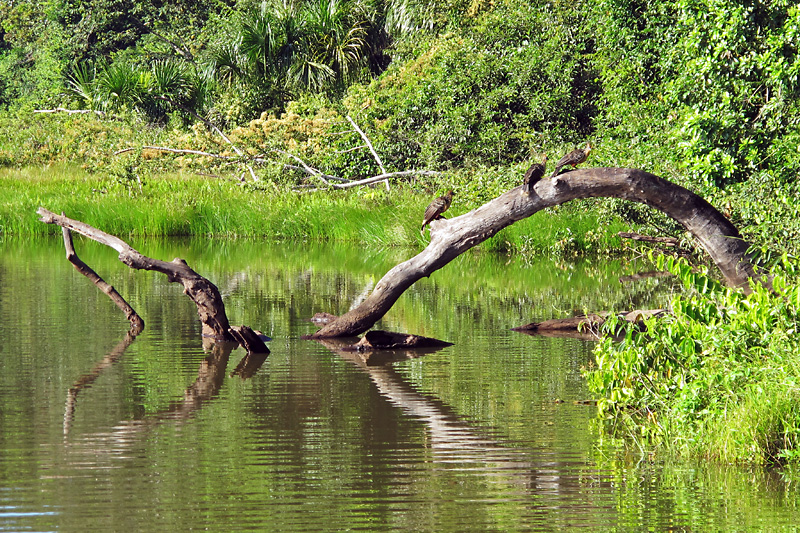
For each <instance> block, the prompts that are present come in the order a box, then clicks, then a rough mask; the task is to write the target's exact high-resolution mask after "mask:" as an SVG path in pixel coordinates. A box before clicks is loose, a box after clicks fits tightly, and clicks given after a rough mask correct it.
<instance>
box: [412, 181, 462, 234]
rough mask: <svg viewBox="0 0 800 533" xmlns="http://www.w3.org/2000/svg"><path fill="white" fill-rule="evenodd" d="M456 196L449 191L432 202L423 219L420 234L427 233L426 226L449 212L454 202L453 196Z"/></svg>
mask: <svg viewBox="0 0 800 533" xmlns="http://www.w3.org/2000/svg"><path fill="white" fill-rule="evenodd" d="M455 194H456V193H454V192H453V191H447V193H446V194H445V195H444V196H440V197H439V198H437V199H435V200H434V201H432V202H431V205H429V206H428V208H427V209H425V216H424V217H422V227H421V228H420V229H419V231H420V233H424V232H425V226H426V225H428V224H430V222H431V220H434V219H437V218H439V217H440V216H442V213H444V212H445V211H447V208H448V207H450V203H451V202H452V201H453V196H454V195H455Z"/></svg>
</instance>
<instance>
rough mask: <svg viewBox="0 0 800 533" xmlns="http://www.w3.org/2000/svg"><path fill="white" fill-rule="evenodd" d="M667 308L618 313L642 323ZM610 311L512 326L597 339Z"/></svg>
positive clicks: (523, 330) (532, 332)
mask: <svg viewBox="0 0 800 533" xmlns="http://www.w3.org/2000/svg"><path fill="white" fill-rule="evenodd" d="M668 312H669V311H668V310H667V309H637V310H635V311H624V312H621V313H618V314H617V316H619V318H621V319H623V320H625V321H627V322H637V323H640V322H642V321H643V320H644V319H646V318H649V317H651V316H661V315H663V314H665V313H668ZM609 314H610V313H589V314H588V315H578V316H573V317H569V318H554V319H551V320H544V321H542V322H531V323H530V324H525V325H524V326H519V327H516V328H511V331H519V332H521V333H527V334H528V335H542V336H545V337H571V338H578V339H585V340H597V339H598V338H599V337H600V334H599V333H600V326H602V325H603V324H604V323H605V321H606V319H607V318H608V316H609Z"/></svg>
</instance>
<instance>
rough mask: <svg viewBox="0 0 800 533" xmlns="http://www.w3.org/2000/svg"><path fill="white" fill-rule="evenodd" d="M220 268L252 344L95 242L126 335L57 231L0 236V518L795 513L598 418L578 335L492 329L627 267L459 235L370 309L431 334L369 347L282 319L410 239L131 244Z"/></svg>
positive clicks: (791, 518)
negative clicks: (333, 340)
mask: <svg viewBox="0 0 800 533" xmlns="http://www.w3.org/2000/svg"><path fill="white" fill-rule="evenodd" d="M130 242H131V244H132V245H133V246H134V247H136V248H137V249H139V251H141V252H142V253H144V254H146V255H149V256H151V257H156V258H160V259H166V260H171V259H172V258H173V257H182V258H184V259H186V260H187V262H188V263H189V264H190V265H191V266H192V267H193V268H195V270H197V271H198V272H199V273H201V274H203V275H205V276H207V277H208V278H209V279H211V280H212V281H213V282H214V283H216V284H217V286H218V287H219V288H220V290H221V292H222V294H223V296H224V298H225V302H226V306H227V311H228V314H229V317H230V319H231V323H232V324H247V325H249V326H252V327H254V328H257V329H260V330H262V331H263V332H264V333H266V334H267V335H269V336H270V337H272V339H273V340H272V341H271V342H269V347H270V349H271V350H272V353H271V354H270V355H269V356H268V357H267V358H266V359H263V358H262V359H258V358H250V359H247V358H245V356H244V353H243V352H242V350H241V349H237V350H234V351H233V352H230V351H225V350H222V349H219V348H216V349H212V350H205V349H204V348H203V344H202V340H201V337H200V328H199V323H198V320H197V314H196V311H195V308H194V306H193V304H192V303H191V302H190V301H189V299H188V298H186V297H185V296H184V295H183V294H182V291H181V288H180V287H179V286H178V285H176V284H170V283H168V282H167V281H166V279H165V277H164V276H163V275H160V274H156V273H152V272H135V271H131V270H129V269H128V268H127V267H125V266H124V265H122V263H120V262H119V261H118V260H117V259H116V257H115V254H114V252H113V251H112V250H110V249H108V248H104V247H102V246H100V245H97V244H96V243H93V242H88V241H85V240H82V239H77V240H76V248H77V250H78V253H79V255H80V256H81V258H82V259H83V260H84V261H86V262H87V263H89V264H90V265H91V266H92V267H94V268H95V270H97V271H98V273H99V274H100V275H101V276H103V277H104V278H105V279H106V280H107V281H108V282H109V283H111V284H113V285H114V286H115V287H116V288H117V289H118V290H119V292H120V293H121V294H122V295H123V296H124V297H125V298H126V299H128V301H129V302H130V303H131V304H132V305H133V307H134V308H135V309H137V311H138V312H139V314H140V315H142V317H143V318H144V320H145V322H146V328H145V330H144V332H142V333H141V334H140V335H138V336H137V337H135V338H133V337H130V336H126V331H127V329H128V327H127V322H126V321H125V319H124V317H123V316H122V315H121V313H120V312H119V311H118V310H117V309H116V307H114V306H113V304H112V303H111V302H110V301H109V300H108V298H107V297H106V296H104V295H102V294H101V293H100V292H99V291H98V290H97V289H96V288H95V287H94V286H93V285H91V284H90V283H89V281H88V280H86V279H85V278H83V277H82V276H81V275H79V274H78V273H77V272H76V271H75V270H74V269H73V268H72V266H71V265H70V264H69V263H68V262H67V261H66V260H65V259H64V252H63V245H62V243H61V241H60V239H58V240H57V239H45V240H39V241H34V242H21V241H16V240H6V241H0V361H2V372H1V373H0V430H1V431H0V530H2V531H56V530H58V531H185V530H195V529H206V530H212V531H243V530H256V531H341V530H364V531H385V530H403V531H406V530H415V531H444V532H447V531H554V530H571V529H582V530H586V531H609V530H615V531H641V530H653V531H667V530H671V531H684V530H686V531H688V530H695V531H723V530H724V531H753V530H759V531H760V530H783V529H792V528H793V527H794V525H795V524H797V523H800V511H798V503H800V499H798V493H797V490H796V487H795V485H794V484H793V483H791V482H790V481H789V478H788V477H787V476H786V475H785V474H784V473H782V472H780V471H776V470H766V469H762V468H750V469H746V468H741V467H734V466H725V465H718V464H713V465H712V464H704V463H689V462H683V461H674V460H670V459H669V458H666V457H660V456H659V455H658V454H653V453H649V451H648V450H640V449H638V448H637V447H636V445H635V443H630V442H628V443H622V442H620V441H618V440H614V439H611V438H609V437H608V436H604V434H603V433H601V432H600V431H599V430H598V426H597V422H596V420H595V415H596V413H595V410H594V408H593V407H592V406H591V405H586V404H585V402H583V400H586V399H588V398H589V394H588V392H587V390H586V387H585V384H584V381H583V379H582V378H581V375H580V370H581V368H582V367H584V366H585V365H587V364H590V363H591V361H592V347H593V343H592V342H591V341H584V340H576V339H566V338H547V337H539V336H529V335H525V334H521V333H516V332H513V331H510V328H512V327H515V326H520V325H523V324H526V323H528V322H532V321H541V320H543V319H548V318H554V317H566V316H571V315H572V314H573V313H574V312H575V311H576V310H577V311H582V310H593V311H594V310H604V309H618V310H619V309H630V308H636V307H639V308H644V307H654V306H660V305H663V304H664V302H665V301H666V299H667V298H668V296H669V293H670V291H671V290H673V288H672V286H671V282H670V281H669V280H663V279H660V280H659V279H646V280H643V281H638V282H635V283H621V282H620V277H621V276H624V275H627V274H632V273H634V272H635V271H636V269H637V265H635V264H633V263H631V264H628V263H625V262H624V261H600V262H594V263H586V262H576V263H568V262H553V261H543V260H535V259H531V258H526V257H516V258H508V257H503V256H496V255H489V254H481V253H469V254H466V255H465V256H462V257H460V258H458V259H457V260H455V261H454V262H453V263H451V264H450V265H448V266H447V267H445V268H444V269H443V270H441V271H438V272H436V273H434V274H433V276H431V278H429V279H425V280H421V281H420V282H418V283H417V284H416V285H414V286H413V287H412V288H411V289H410V290H409V291H407V293H406V294H405V295H404V296H403V297H402V298H401V299H400V301H399V302H398V303H397V304H396V305H395V307H394V308H393V309H392V310H391V311H390V312H389V314H388V315H387V316H386V317H385V318H384V319H383V320H382V321H381V322H380V323H379V324H377V326H376V327H377V328H380V329H387V330H391V331H400V332H405V333H416V334H421V335H427V336H432V337H436V338H439V339H443V340H447V341H450V342H453V343H454V345H453V346H451V347H448V348H444V349H441V350H438V351H435V352H432V353H426V354H423V353H417V354H414V355H415V357H412V358H401V360H399V361H398V362H395V363H393V364H383V365H367V364H365V363H364V362H363V360H361V359H360V358H358V357H356V356H353V355H347V354H346V353H344V352H341V351H339V350H337V347H336V346H332V345H327V344H322V343H318V342H315V341H308V340H302V339H301V338H300V337H301V336H302V335H305V334H308V333H312V332H313V331H315V329H316V328H315V326H314V325H313V324H312V323H311V322H310V321H309V320H308V318H309V317H311V316H312V315H313V314H314V313H316V312H319V311H325V312H331V313H335V314H339V313H343V312H345V311H347V310H348V309H349V308H350V306H352V305H353V304H354V303H355V302H358V301H360V299H361V298H363V297H364V296H365V295H366V294H368V293H369V291H370V290H371V288H372V286H373V285H374V283H375V282H377V280H378V279H380V277H381V276H382V275H383V274H384V273H385V272H386V271H387V270H388V269H389V268H391V267H392V266H393V265H394V264H396V263H397V262H399V261H402V260H404V259H406V258H408V257H410V255H411V254H413V252H412V251H409V250H403V249H389V250H378V251H375V250H365V249H363V248H356V247H343V246H332V245H319V244H314V245H304V244H298V243H291V244H264V243H259V242H252V241H236V240H233V241H231V240H227V241H223V240H219V241H211V242H208V241H204V240H194V241H180V240H166V241H158V242H153V241H144V242H141V243H140V242H135V240H131V241H130Z"/></svg>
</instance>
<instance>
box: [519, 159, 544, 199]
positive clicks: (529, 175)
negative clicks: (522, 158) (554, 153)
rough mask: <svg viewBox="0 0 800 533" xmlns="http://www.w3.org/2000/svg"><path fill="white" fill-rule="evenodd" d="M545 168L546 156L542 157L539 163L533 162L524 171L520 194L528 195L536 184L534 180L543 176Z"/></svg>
mask: <svg viewBox="0 0 800 533" xmlns="http://www.w3.org/2000/svg"><path fill="white" fill-rule="evenodd" d="M546 168H547V156H544V158H542V162H541V163H534V164H532V165H531V168H529V169H528V171H527V172H526V173H525V177H524V178H522V194H524V195H525V196H528V195H529V194H530V193H531V191H532V190H533V186H534V185H536V182H537V181H539V180H540V179H542V176H544V171H545V169H546Z"/></svg>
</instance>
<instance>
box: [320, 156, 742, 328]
mask: <svg viewBox="0 0 800 533" xmlns="http://www.w3.org/2000/svg"><path fill="white" fill-rule="evenodd" d="M598 197H607V198H621V199H624V200H630V201H633V202H639V203H642V204H645V205H648V206H650V207H653V208H654V209H658V210H659V211H661V212H662V213H665V214H666V215H668V216H670V217H671V218H673V219H674V220H676V221H677V222H678V223H680V224H681V225H682V226H683V227H684V228H686V230H688V231H689V232H691V233H692V235H694V237H695V238H696V239H697V240H698V242H699V243H700V245H701V246H702V247H703V249H704V250H705V251H706V252H707V253H708V254H709V256H711V259H712V260H713V261H714V262H715V263H716V265H717V266H718V267H719V269H720V271H721V272H722V275H723V276H724V277H725V279H726V280H727V282H728V283H729V284H730V285H733V286H736V287H741V288H742V289H743V290H745V291H748V290H749V285H748V281H749V279H750V278H754V277H757V275H756V271H755V267H754V265H753V263H752V262H751V257H750V255H749V253H748V243H747V242H745V241H744V240H743V239H742V237H741V236H740V235H739V232H738V231H737V230H736V228H735V227H734V226H733V225H732V224H731V223H730V221H729V220H728V219H727V218H725V217H724V216H723V215H722V214H721V213H720V212H719V211H717V210H716V209H714V207H712V206H711V204H709V203H708V202H707V201H706V200H704V199H703V198H701V197H700V196H698V195H696V194H694V193H692V192H691V191H689V190H688V189H685V188H684V187H681V186H679V185H676V184H674V183H671V182H669V181H667V180H665V179H663V178H660V177H658V176H656V175H654V174H650V173H649V172H644V171H642V170H636V169H630V168H588V169H578V170H573V171H570V172H567V173H564V174H561V175H559V176H558V177H556V178H554V179H545V180H541V181H539V182H538V183H536V185H535V187H534V190H533V192H532V193H531V194H530V195H528V196H525V195H523V194H522V187H521V186H520V187H516V188H514V189H512V190H510V191H508V192H506V193H504V194H502V195H500V196H499V197H497V198H495V199H494V200H491V201H489V202H488V203H486V204H484V205H482V206H481V207H479V208H477V209H475V210H473V211H470V212H469V213H466V214H464V215H461V216H458V217H455V218H451V219H441V220H435V221H433V222H432V223H431V227H430V233H431V242H430V244H429V245H428V247H427V248H425V249H424V250H423V251H422V252H421V253H419V254H418V255H417V256H415V257H413V258H411V259H409V260H408V261H405V262H403V263H400V264H399V265H397V266H395V267H394V268H392V269H391V270H390V271H389V272H388V273H387V274H386V275H384V277H383V278H382V279H381V280H380V281H379V282H378V283H377V285H376V286H375V289H374V290H373V291H372V294H370V295H369V296H368V297H367V298H366V299H365V300H364V301H363V302H362V303H361V305H359V306H358V307H356V308H354V309H352V310H350V311H349V312H347V313H345V314H344V315H342V316H340V317H339V318H338V319H336V320H334V321H332V322H330V323H329V324H326V325H325V326H324V327H322V328H321V329H320V330H319V331H317V332H316V333H314V334H313V335H311V337H312V338H325V337H341V336H353V335H358V334H360V333H363V332H364V331H367V330H368V329H369V328H371V327H372V326H373V325H374V324H375V322H377V321H378V320H379V319H380V318H381V317H383V316H384V315H385V314H386V313H387V312H388V311H389V309H391V307H392V305H394V303H395V302H396V301H397V299H398V298H399V297H400V296H401V295H402V294H403V292H405V290H406V289H408V288H409V287H410V286H411V285H412V284H413V283H414V282H416V281H417V280H419V279H420V278H423V277H427V276H430V275H431V274H432V273H433V272H435V271H436V270H438V269H440V268H442V267H443V266H445V265H447V264H448V263H449V262H450V261H452V260H453V259H455V258H456V257H458V256H459V255H460V254H462V253H463V252H465V251H466V250H468V249H470V248H472V247H473V246H475V245H477V244H479V243H481V242H483V241H485V240H486V239H488V238H490V237H492V236H493V235H495V234H496V233H497V232H498V231H500V230H501V229H503V228H505V227H506V226H509V225H511V224H513V223H514V222H517V221H518V220H522V219H524V218H527V217H529V216H531V215H533V214H534V213H536V212H538V211H541V210H542V209H544V208H546V207H552V206H555V205H560V204H563V203H566V202H569V201H570V200H575V199H579V198H598Z"/></svg>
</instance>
